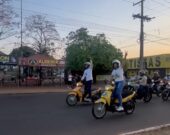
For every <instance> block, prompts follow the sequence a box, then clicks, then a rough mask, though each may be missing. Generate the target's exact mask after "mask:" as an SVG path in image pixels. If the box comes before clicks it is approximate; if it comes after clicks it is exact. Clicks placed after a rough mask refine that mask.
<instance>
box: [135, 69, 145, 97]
mask: <svg viewBox="0 0 170 135" xmlns="http://www.w3.org/2000/svg"><path fill="white" fill-rule="evenodd" d="M139 76H140V77H139V81H138V82H139V88H138V91H137V92H138V95H143V93H145V88H146V86H147V76H146V72H145V71H144V70H140V71H139Z"/></svg>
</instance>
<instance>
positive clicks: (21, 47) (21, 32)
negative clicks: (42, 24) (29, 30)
mask: <svg viewBox="0 0 170 135" xmlns="http://www.w3.org/2000/svg"><path fill="white" fill-rule="evenodd" d="M20 6H21V7H20V8H21V30H20V34H21V35H20V36H21V46H20V50H21V52H20V53H21V54H20V55H21V56H20V58H22V57H23V50H22V49H23V29H22V25H23V23H22V20H23V15H22V12H23V11H22V0H21V5H20ZM19 64H20V63H19ZM19 86H21V66H20V65H19Z"/></svg>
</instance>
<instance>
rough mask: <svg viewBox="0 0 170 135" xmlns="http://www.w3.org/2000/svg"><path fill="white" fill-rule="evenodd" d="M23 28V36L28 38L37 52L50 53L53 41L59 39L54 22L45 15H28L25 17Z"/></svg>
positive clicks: (53, 45) (53, 47)
mask: <svg viewBox="0 0 170 135" xmlns="http://www.w3.org/2000/svg"><path fill="white" fill-rule="evenodd" d="M25 29H26V31H25V36H26V37H27V38H28V37H29V38H30V42H31V44H32V46H33V48H34V49H35V50H36V52H37V53H40V54H50V53H53V52H54V51H55V42H56V41H58V40H59V34H58V32H57V30H56V27H55V24H54V23H53V22H51V21H48V20H47V18H46V17H45V16H42V15H32V16H29V17H28V18H26V24H25Z"/></svg>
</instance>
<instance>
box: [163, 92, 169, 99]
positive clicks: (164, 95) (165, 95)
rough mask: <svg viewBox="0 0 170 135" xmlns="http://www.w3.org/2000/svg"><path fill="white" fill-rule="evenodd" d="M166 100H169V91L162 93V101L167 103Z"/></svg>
mask: <svg viewBox="0 0 170 135" xmlns="http://www.w3.org/2000/svg"><path fill="white" fill-rule="evenodd" d="M168 98H169V91H168V90H165V91H164V92H162V100H163V101H167V100H168Z"/></svg>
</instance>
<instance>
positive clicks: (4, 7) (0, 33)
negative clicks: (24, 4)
mask: <svg viewBox="0 0 170 135" xmlns="http://www.w3.org/2000/svg"><path fill="white" fill-rule="evenodd" d="M10 2H11V0H0V40H2V39H6V38H8V37H11V36H13V35H14V34H15V32H14V27H15V26H16V25H17V23H16V22H14V18H15V17H16V14H15V13H14V11H13V9H12V7H11V5H10Z"/></svg>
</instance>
